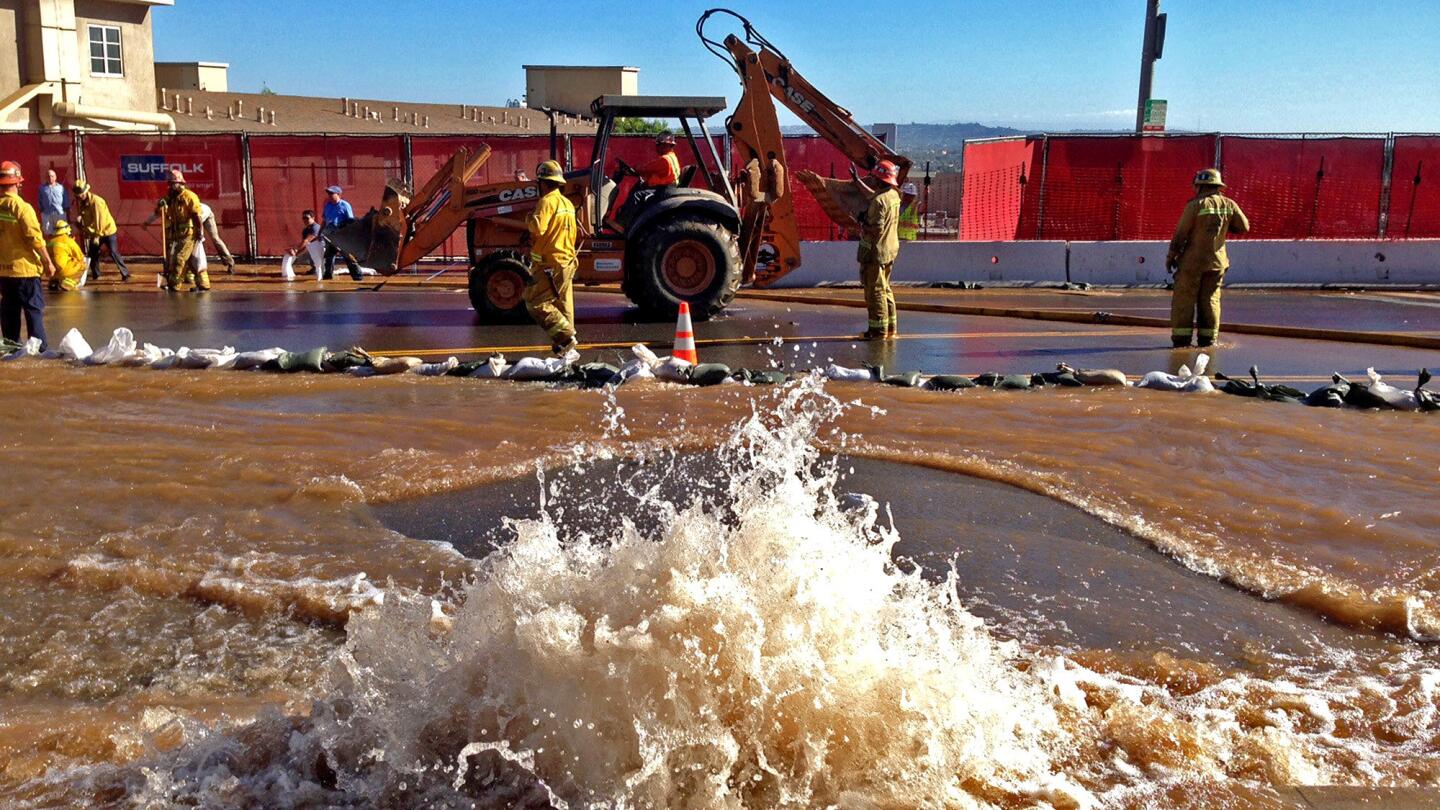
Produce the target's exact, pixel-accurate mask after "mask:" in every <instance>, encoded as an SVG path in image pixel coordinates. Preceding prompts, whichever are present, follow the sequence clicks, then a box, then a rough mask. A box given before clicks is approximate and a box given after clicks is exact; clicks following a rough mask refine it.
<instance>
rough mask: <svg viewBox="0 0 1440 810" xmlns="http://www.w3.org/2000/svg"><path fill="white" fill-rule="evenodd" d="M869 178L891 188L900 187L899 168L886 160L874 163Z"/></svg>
mask: <svg viewBox="0 0 1440 810" xmlns="http://www.w3.org/2000/svg"><path fill="white" fill-rule="evenodd" d="M870 176H871V177H874V178H876V179H877V180H881V181H884V182H886V183H889V184H890V185H891V186H899V185H900V167H899V166H896V165H895V164H894V163H891V162H890V161H888V160H882V161H880V162H879V163H876V164H875V168H873V169H871V170H870Z"/></svg>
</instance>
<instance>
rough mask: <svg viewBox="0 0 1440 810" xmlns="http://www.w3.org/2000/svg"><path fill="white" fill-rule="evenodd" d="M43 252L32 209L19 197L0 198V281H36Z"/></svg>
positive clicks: (38, 221)
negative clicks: (21, 279) (6, 279)
mask: <svg viewBox="0 0 1440 810" xmlns="http://www.w3.org/2000/svg"><path fill="white" fill-rule="evenodd" d="M44 251H45V235H44V234H43V233H42V232H41V231H40V218H39V217H37V216H35V207H34V206H32V205H30V203H28V202H25V201H24V200H22V199H20V195H19V194H0V277H4V278H37V277H39V276H40V274H41V272H42V269H43V268H44V261H43V260H42V259H41V258H40V254H41V253H43V252H44Z"/></svg>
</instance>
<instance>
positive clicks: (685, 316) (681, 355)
mask: <svg viewBox="0 0 1440 810" xmlns="http://www.w3.org/2000/svg"><path fill="white" fill-rule="evenodd" d="M670 354H671V356H673V357H674V358H676V359H677V360H685V361H687V362H689V363H690V365H692V366H693V365H695V364H697V363H699V362H700V357H699V356H698V355H696V354H695V327H693V326H691V325H690V304H689V302H686V301H681V302H680V317H678V318H676V319H675V347H674V349H673V350H672V351H671V352H670Z"/></svg>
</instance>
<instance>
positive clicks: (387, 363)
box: [350, 355, 425, 376]
mask: <svg viewBox="0 0 1440 810" xmlns="http://www.w3.org/2000/svg"><path fill="white" fill-rule="evenodd" d="M423 362H425V361H424V360H421V359H420V358H418V357H410V356H408V355H406V356H403V357H376V358H373V359H372V360H371V361H370V365H368V366H360V367H357V368H352V369H350V373H352V374H353V373H355V372H357V371H360V370H361V369H367V368H368V369H371V373H372V374H377V375H381V376H384V375H387V374H404V373H405V372H407V371H409V370H410V369H412V368H415V367H416V366H418V365H420V364H421V363H423Z"/></svg>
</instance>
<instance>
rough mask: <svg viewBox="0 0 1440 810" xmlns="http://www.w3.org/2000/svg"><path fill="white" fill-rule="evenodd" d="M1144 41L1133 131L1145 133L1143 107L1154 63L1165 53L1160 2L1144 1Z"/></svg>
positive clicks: (1151, 80)
mask: <svg viewBox="0 0 1440 810" xmlns="http://www.w3.org/2000/svg"><path fill="white" fill-rule="evenodd" d="M1145 6H1146V7H1145V41H1144V44H1143V45H1142V46H1141V48H1140V98H1139V100H1138V101H1137V102H1136V104H1135V131H1136V132H1144V131H1145V105H1146V103H1147V102H1148V101H1150V90H1151V84H1152V83H1153V81H1154V79H1155V61H1156V60H1157V59H1159V58H1160V57H1161V55H1162V54H1164V52H1165V15H1164V14H1161V13H1160V0H1145Z"/></svg>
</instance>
